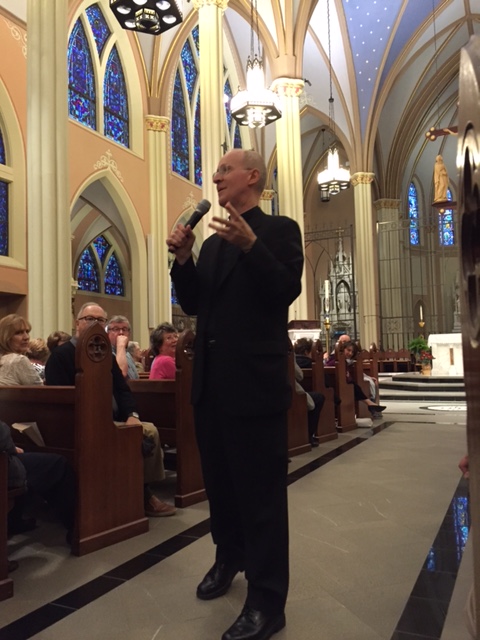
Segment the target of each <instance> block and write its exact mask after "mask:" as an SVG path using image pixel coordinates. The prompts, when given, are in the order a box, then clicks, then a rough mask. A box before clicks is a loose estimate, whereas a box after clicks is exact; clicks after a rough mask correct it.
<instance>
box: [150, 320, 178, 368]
mask: <svg viewBox="0 0 480 640" xmlns="http://www.w3.org/2000/svg"><path fill="white" fill-rule="evenodd" d="M177 342H178V334H177V330H176V329H175V327H174V326H173V324H168V322H164V323H163V324H159V325H158V327H157V328H156V329H155V330H154V331H152V333H151V335H150V348H151V350H152V352H153V354H154V355H155V359H154V360H153V362H152V367H151V369H150V380H168V379H170V380H174V379H175V370H176V365H175V349H176V347H177Z"/></svg>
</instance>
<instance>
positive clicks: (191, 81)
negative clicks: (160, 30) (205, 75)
mask: <svg viewBox="0 0 480 640" xmlns="http://www.w3.org/2000/svg"><path fill="white" fill-rule="evenodd" d="M181 58H182V65H183V72H184V74H185V82H186V85H187V91H188V99H189V101H190V102H191V100H192V96H193V91H194V89H195V82H196V81H197V78H198V69H197V65H196V62H195V58H194V57H193V51H192V47H191V46H190V42H189V41H188V40H187V41H186V42H185V44H184V45H183V48H182V53H181Z"/></svg>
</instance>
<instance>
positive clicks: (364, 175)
mask: <svg viewBox="0 0 480 640" xmlns="http://www.w3.org/2000/svg"><path fill="white" fill-rule="evenodd" d="M374 179H375V174H374V173H368V172H367V171H359V172H358V173H354V174H353V176H352V177H351V179H350V180H351V183H352V184H353V186H354V187H356V186H357V185H358V184H372V182H373V181H374Z"/></svg>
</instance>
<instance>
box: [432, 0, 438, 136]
mask: <svg viewBox="0 0 480 640" xmlns="http://www.w3.org/2000/svg"><path fill="white" fill-rule="evenodd" d="M432 22H433V48H434V51H435V78H436V79H437V80H438V54H437V25H436V22H435V0H432ZM437 123H438V126H440V88H439V90H438V93H437Z"/></svg>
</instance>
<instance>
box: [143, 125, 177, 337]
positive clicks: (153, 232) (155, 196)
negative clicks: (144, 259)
mask: <svg viewBox="0 0 480 640" xmlns="http://www.w3.org/2000/svg"><path fill="white" fill-rule="evenodd" d="M145 124H146V128H147V142H148V167H149V174H150V175H149V178H150V180H149V182H150V235H149V236H148V237H147V250H148V326H149V327H150V328H153V327H156V326H157V325H158V324H160V323H161V322H171V321H172V305H171V295H170V276H169V273H168V249H167V245H166V244H165V241H166V239H167V236H168V231H169V229H168V227H167V176H168V175H169V172H168V166H167V165H168V149H169V144H170V119H169V118H165V117H162V116H153V115H148V116H146V118H145Z"/></svg>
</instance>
